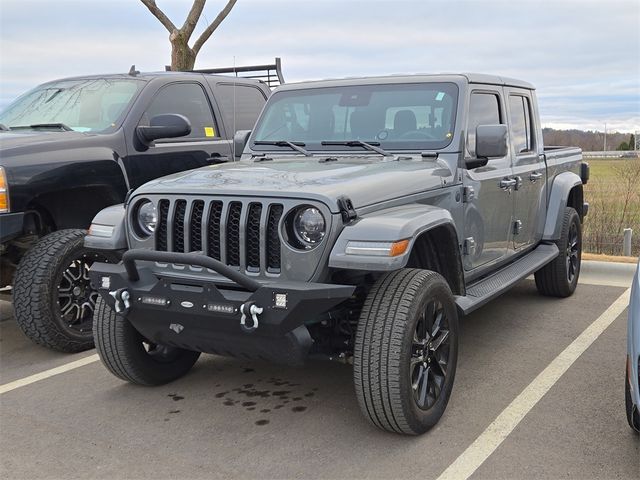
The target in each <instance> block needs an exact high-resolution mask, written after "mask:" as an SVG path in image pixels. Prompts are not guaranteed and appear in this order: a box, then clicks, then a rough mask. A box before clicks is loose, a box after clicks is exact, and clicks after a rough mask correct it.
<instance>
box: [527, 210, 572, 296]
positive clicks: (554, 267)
mask: <svg viewBox="0 0 640 480" xmlns="http://www.w3.org/2000/svg"><path fill="white" fill-rule="evenodd" d="M557 245H558V249H559V250H560V255H558V256H557V257H556V259H555V260H553V261H552V262H550V263H548V264H547V265H545V266H544V267H542V268H541V269H540V270H538V271H537V272H536V273H535V279H536V287H537V288H538V292H540V293H541V294H542V295H547V296H550V297H561V298H564V297H568V296H570V295H572V294H573V292H575V290H576V286H577V285H578V277H579V276H580V263H581V261H582V224H581V223H580V217H579V216H578V212H576V211H575V209H573V208H571V207H566V208H565V210H564V219H563V222H562V231H561V232H560V240H558V242H557Z"/></svg>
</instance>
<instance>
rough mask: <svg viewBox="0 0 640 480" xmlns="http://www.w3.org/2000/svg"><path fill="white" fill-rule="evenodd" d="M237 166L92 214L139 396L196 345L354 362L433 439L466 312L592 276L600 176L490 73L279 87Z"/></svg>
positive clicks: (97, 277)
mask: <svg viewBox="0 0 640 480" xmlns="http://www.w3.org/2000/svg"><path fill="white" fill-rule="evenodd" d="M234 141H235V145H236V147H235V148H236V160H237V161H235V162H233V163H228V164H223V165H216V166H210V167H205V168H201V169H197V170H191V171H189V172H183V173H178V174H175V175H172V176H168V177H164V178H161V179H158V180H154V181H152V182H149V183H147V184H145V185H143V186H142V187H140V188H138V189H137V190H136V191H135V192H134V193H133V194H132V195H131V196H130V197H129V198H128V201H127V203H126V205H125V207H126V208H124V209H123V208H122V207H111V208H108V209H105V210H103V211H102V212H101V213H99V214H98V215H97V217H96V218H95V219H94V220H93V225H92V227H91V231H90V234H89V236H88V237H87V238H86V240H85V242H86V245H87V246H88V247H90V248H95V249H102V250H108V251H124V254H123V261H122V262H121V263H119V264H108V263H94V264H93V266H92V267H91V272H90V277H91V281H92V282H93V285H94V287H95V288H97V289H98V290H99V292H100V298H99V300H98V302H97V305H96V309H95V313H94V336H95V343H96V346H97V349H98V353H99V354H100V357H101V359H102V361H103V363H104V364H105V366H106V367H107V368H108V369H109V370H110V371H111V372H112V373H113V374H115V375H116V376H118V377H120V378H122V379H124V380H126V381H129V382H132V383H136V384H143V385H155V384H162V383H165V382H169V381H171V380H174V379H177V378H178V377H181V376H183V375H184V374H186V373H187V372H188V371H189V369H190V368H191V367H192V366H193V364H194V363H195V362H196V360H197V359H198V356H199V355H200V353H201V352H206V353H213V354H219V355H231V356H236V357H241V358H252V359H257V360H258V361H275V362H284V363H286V364H300V363H302V362H303V361H304V360H305V359H306V358H308V357H311V356H313V357H325V358H331V359H339V360H342V361H346V362H348V363H352V364H353V378H354V383H355V390H356V394H357V398H358V402H359V404H360V407H361V409H362V411H363V413H364V415H365V416H366V417H367V418H368V419H369V420H370V421H371V422H372V423H373V424H374V425H376V426H378V427H380V428H382V429H384V430H389V431H393V432H399V433H405V434H421V433H423V432H425V431H427V430H428V429H429V428H430V427H432V426H433V425H435V424H436V423H437V421H438V420H439V419H440V417H441V416H442V415H443V413H444V410H445V408H446V405H447V402H448V400H449V397H450V395H451V391H452V387H453V381H454V376H455V373H456V363H457V356H458V336H459V332H460V331H459V327H458V318H459V317H460V316H461V315H464V314H467V313H469V312H471V311H472V310H474V309H476V308H478V307H480V306H482V305H484V304H485V303H487V302H488V301H490V300H491V299H493V298H495V297H497V296H498V295H500V294H501V293H503V292H505V291H506V290H508V289H509V288H510V287H511V286H513V285H514V284H515V283H516V282H518V281H519V280H521V279H523V278H525V277H527V276H528V275H531V274H535V281H536V286H537V288H538V290H539V291H540V293H542V294H543V295H550V296H556V297H567V296H569V295H571V294H572V293H573V292H574V290H575V288H576V284H577V281H578V275H579V273H580V259H581V246H582V245H581V244H582V241H581V231H582V222H583V220H584V217H585V215H586V214H587V210H588V204H587V203H585V202H584V201H583V185H584V184H585V183H586V182H587V179H588V175H589V169H588V165H587V164H585V163H582V154H581V151H580V149H578V148H561V147H546V148H545V147H544V146H543V141H542V132H541V127H540V121H539V115H538V106H537V103H536V94H535V90H534V88H533V87H532V86H531V85H530V84H528V83H525V82H522V81H518V80H512V79H506V78H502V77H496V76H488V75H477V74H468V75H420V76H394V77H380V78H361V79H346V80H329V81H320V82H308V83H300V84H290V85H285V86H281V87H279V88H277V89H276V90H275V92H274V93H273V95H272V96H271V97H270V99H269V100H268V101H267V104H266V106H265V109H264V110H263V112H262V114H261V115H260V117H259V119H258V122H257V124H256V126H255V128H254V130H253V132H238V133H237V134H236V136H235V139H234Z"/></svg>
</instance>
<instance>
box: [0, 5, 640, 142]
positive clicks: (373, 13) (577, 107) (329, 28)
mask: <svg viewBox="0 0 640 480" xmlns="http://www.w3.org/2000/svg"><path fill="white" fill-rule="evenodd" d="M224 3H225V0H208V3H207V6H206V8H205V15H204V16H203V18H202V19H201V22H200V24H199V26H198V29H197V30H196V34H198V33H199V32H200V31H201V30H202V29H203V28H204V27H205V26H206V24H207V22H209V21H212V20H213V18H215V16H216V14H217V12H218V10H219V9H220V8H221V7H222V6H223V4H224ZM157 4H158V6H160V7H161V8H162V9H163V10H164V11H165V12H166V13H167V15H168V16H169V17H170V18H171V19H172V20H173V22H174V23H175V24H176V25H182V22H183V21H184V18H185V16H186V13H187V12H188V10H189V8H190V5H191V1H190V0H157ZM234 56H235V58H236V64H237V65H244V64H251V63H265V62H268V61H272V60H273V58H274V57H276V56H280V57H282V60H283V70H284V75H285V79H286V80H287V81H300V80H307V79H318V78H329V77H345V76H360V75H377V74H392V73H425V72H428V73H438V72H483V73H495V74H500V75H505V76H511V77H517V78H522V79H524V80H528V81H530V82H532V83H533V84H535V85H536V87H537V89H538V97H539V100H540V104H541V111H542V120H543V124H544V126H549V127H556V128H581V129H594V130H603V129H604V124H605V123H606V124H607V129H608V130H620V131H633V130H640V1H638V0H607V1H597V0H555V1H548V0H542V1H541V0H537V1H530V0H511V1H497V0H474V1H471V0H467V1H457V0H445V1H441V0H438V1H435V0H419V1H418V0H414V1H399V0H368V1H355V0H339V1H338V0H238V3H237V4H236V7H235V8H234V9H233V11H232V12H231V14H230V15H229V17H227V19H226V20H225V22H224V23H223V24H222V26H221V27H220V28H219V29H218V31H217V32H216V33H214V35H213V36H212V37H211V39H210V40H209V41H208V43H207V44H206V45H205V47H204V48H203V49H202V50H201V52H200V54H199V56H198V60H197V63H196V67H200V68H206V67H216V66H228V65H231V64H232V63H233V58H234ZM169 59H170V48H169V41H168V32H167V31H166V30H165V29H164V27H163V26H162V25H161V24H160V23H159V22H158V21H157V20H156V19H155V18H154V17H152V16H151V14H150V13H149V12H148V11H147V10H146V8H145V7H144V6H143V5H142V4H141V3H140V2H139V1H138V0H109V1H107V0H104V1H100V0H55V1H51V0H2V1H1V2H0V109H1V108H3V107H4V106H6V105H7V104H8V103H9V102H11V101H12V100H13V99H15V98H16V97H17V96H18V95H19V94H21V93H23V92H24V91H26V90H28V89H30V88H32V87H34V86H35V85H37V84H39V83H42V82H44V81H46V80H51V79H54V78H60V77H65V76H71V75H82V74H94V73H112V72H127V71H128V70H129V66H130V65H131V64H135V65H136V67H137V68H138V69H139V70H143V71H153V70H162V69H164V65H165V64H167V63H169Z"/></svg>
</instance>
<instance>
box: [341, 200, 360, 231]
mask: <svg viewBox="0 0 640 480" xmlns="http://www.w3.org/2000/svg"><path fill="white" fill-rule="evenodd" d="M338 209H339V210H340V215H342V221H343V222H344V224H345V225H346V224H348V223H351V222H353V221H354V220H355V219H356V218H358V213H357V212H356V210H355V208H353V203H352V202H351V199H350V198H349V197H339V198H338Z"/></svg>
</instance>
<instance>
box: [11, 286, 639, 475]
mask: <svg viewBox="0 0 640 480" xmlns="http://www.w3.org/2000/svg"><path fill="white" fill-rule="evenodd" d="M582 281H583V283H582V284H581V285H580V287H579V288H578V290H577V292H576V294H575V295H574V296H573V297H571V298H569V299H564V300H557V299H549V298H544V297H540V296H539V295H538V294H537V292H536V289H535V285H534V284H533V282H532V281H531V280H525V281H523V282H521V283H520V284H519V285H518V286H517V287H516V288H514V289H513V290H512V291H511V292H509V293H507V294H506V295H504V296H503V297H501V298H500V299H498V300H496V301H494V302H492V303H490V304H489V305H487V306H485V307H483V308H482V309H480V310H478V311H476V312H474V313H473V314H472V315H470V316H468V317H466V318H464V319H463V320H462V322H461V330H462V338H461V348H460V360H459V366H458V374H457V378H456V383H455V386H454V391H453V396H452V399H451V401H450V403H449V407H448V409H447V412H446V413H445V416H444V417H443V419H442V421H441V422H440V423H439V424H438V425H437V426H436V427H435V428H434V429H433V430H431V431H430V432H429V433H427V434H426V435H424V436H421V437H402V436H398V435H393V434H389V433H385V432H382V431H378V430H376V429H375V428H374V427H372V426H370V425H369V424H368V423H367V422H366V421H365V419H364V418H363V417H362V415H361V414H360V411H359V409H358V406H357V403H356V399H355V394H354V392H353V387H352V381H351V369H350V367H349V366H346V365H341V364H335V363H323V362H314V363H311V364H310V365H308V366H307V368H304V369H294V368H283V367H279V366H273V365H264V364H260V363H251V362H245V361H239V360H235V359H227V358H220V357H215V356H211V355H206V356H202V357H201V359H200V360H199V361H198V363H197V364H196V366H195V368H194V369H193V370H192V372H191V373H190V374H189V375H188V376H186V377H185V378H183V379H181V380H179V381H176V382H174V383H172V384H169V385H165V386H162V387H156V388H144V387H137V386H132V385H129V384H125V383H123V382H121V381H119V380H118V379H116V378H115V377H113V376H111V375H110V374H109V373H108V372H107V371H106V370H105V368H104V367H103V366H102V365H101V363H100V362H97V361H92V360H93V359H94V357H93V356H94V355H95V351H90V352H85V353H83V354H78V355H72V356H69V355H63V354H57V353H55V352H50V351H48V350H45V349H42V348H40V347H37V346H35V345H33V344H31V343H30V342H29V341H28V340H26V339H25V338H24V337H22V335H21V334H20V332H19V331H18V329H17V327H16V325H15V323H14V322H13V321H12V320H11V318H10V308H9V307H10V305H9V304H8V303H6V302H5V303H4V304H2V308H1V309H0V312H1V314H2V316H1V319H2V321H1V322H0V363H1V366H2V367H1V369H0V385H2V386H5V385H7V384H11V385H13V386H14V387H15V385H19V386H18V387H15V388H14V387H11V388H12V389H10V390H8V391H3V390H1V389H0V391H3V393H0V409H1V416H0V419H1V420H0V422H1V424H0V456H1V458H2V462H1V465H2V477H3V478H149V477H153V478H414V477H420V478H438V477H440V476H441V475H443V472H444V475H443V478H445V477H448V478H467V477H468V476H469V475H470V478H474V479H476V478H477V479H480V478H488V479H489V478H490V479H495V478H505V479H507V478H508V479H514V478H515V479H520V478H522V479H524V478H526V479H534V478H535V479H540V478H554V479H555V478H571V479H574V478H575V479H586V478H598V479H609V478H621V479H627V478H629V479H631V478H633V479H637V478H639V477H640V438H639V437H638V436H637V435H634V434H633V433H632V431H631V429H630V428H629V427H628V425H627V423H626V419H625V413H624V396H623V382H624V361H625V351H626V350H625V349H626V343H625V338H626V315H627V313H626V309H624V308H623V307H620V305H621V301H620V300H619V299H620V297H621V296H623V295H625V294H627V295H628V292H626V290H627V285H628V283H626V279H622V280H616V278H613V277H612V278H603V277H602V276H597V275H595V276H593V275H592V276H589V275H588V274H587V275H584V276H583V278H582ZM623 299H624V297H623ZM612 312H613V313H612ZM612 314H614V316H613V317H612V322H611V323H610V325H609V324H608V323H606V324H605V326H606V328H604V329H603V331H602V333H601V334H597V335H592V338H591V340H592V343H591V341H589V342H587V343H584V346H585V347H586V350H585V351H584V353H582V354H580V355H578V356H577V359H576V360H575V362H573V363H571V364H570V366H568V369H567V370H566V372H564V371H561V372H560V373H559V374H558V375H559V376H558V379H557V381H556V382H553V381H552V382H548V384H545V383H544V379H546V378H550V377H547V376H545V375H547V372H549V371H551V373H553V372H554V370H553V366H554V365H556V363H557V362H558V358H560V360H562V359H563V358H565V357H563V355H565V353H566V351H567V350H570V349H568V348H567V347H568V346H574V345H575V344H576V343H580V342H579V340H580V339H582V338H586V337H585V336H588V335H587V334H589V332H591V330H589V327H590V326H592V324H594V323H597V322H598V321H599V319H602V318H604V317H606V316H607V315H612ZM585 332H586V333H585ZM576 339H578V340H576ZM78 359H86V362H87V364H86V365H83V366H81V367H78V368H74V369H71V370H69V371H66V372H64V373H60V374H58V375H55V376H50V377H47V378H42V379H40V380H38V381H35V382H33V383H29V384H26V385H21V384H20V383H19V381H20V380H21V379H24V378H25V377H29V376H30V375H33V374H37V373H40V372H45V371H48V370H49V369H52V368H54V367H59V366H62V365H67V364H69V363H70V362H74V361H77V360H78ZM567 365H569V364H567ZM548 367H549V368H548ZM556 373H557V371H556ZM16 381H18V383H12V382H16ZM541 382H542V383H541ZM541 385H542V386H543V387H541ZM545 385H546V386H545ZM531 388H533V390H535V389H536V388H538V390H537V391H538V394H540V395H541V398H540V400H539V401H537V402H533V403H532V404H531V405H530V408H529V407H526V408H524V407H522V405H526V403H527V401H528V400H527V399H530V398H531V396H530V395H529V394H528V393H527V392H530V390H531ZM540 388H543V389H542V390H539V389H540ZM540 392H541V393H540ZM519 408H520V409H521V410H518V409H519ZM522 408H524V410H522ZM518 412H520V413H519V414H518ZM518 415H520V416H518ZM514 418H515V420H514ZM501 422H502V423H501ZM505 422H506V423H505ZM505 424H510V425H511V427H510V428H508V429H506V430H505V429H504V428H502V427H500V425H503V427H504V425H505ZM496 425H497V426H496ZM496 438H498V440H496ZM501 440H504V441H501ZM487 445H493V446H492V447H488V446H487ZM483 451H484V452H485V453H484V455H485V457H486V460H485V461H479V462H478V460H477V459H478V458H482V459H484V457H482V455H483V453H482V452H483ZM479 456H480V457H479ZM457 459H458V462H457V463H456V460H457ZM467 460H468V461H469V462H470V463H473V462H474V461H475V462H476V463H478V465H477V468H476V467H474V468H472V469H471V470H470V471H466V472H465V471H464V468H463V469H462V470H460V469H458V467H457V466H459V465H460V464H462V465H463V466H464V465H468V464H467V463H466V462H467Z"/></svg>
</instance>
